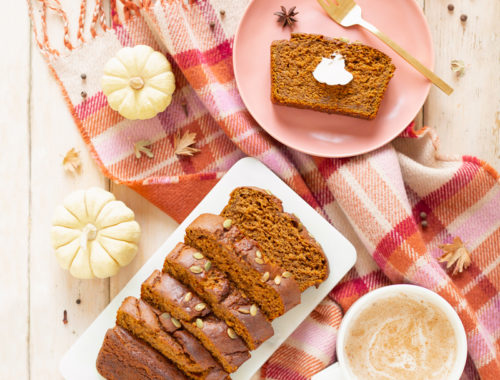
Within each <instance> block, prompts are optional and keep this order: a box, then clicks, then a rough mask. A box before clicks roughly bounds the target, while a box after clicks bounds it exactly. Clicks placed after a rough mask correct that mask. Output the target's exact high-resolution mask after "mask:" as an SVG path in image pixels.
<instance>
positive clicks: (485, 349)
mask: <svg viewBox="0 0 500 380" xmlns="http://www.w3.org/2000/svg"><path fill="white" fill-rule="evenodd" d="M246 2H248V0H241V1H238V2H233V1H230V0H198V1H196V2H194V1H191V2H190V4H189V5H186V4H185V3H184V1H180V0H174V1H167V0H161V1H157V2H156V3H155V4H154V5H153V4H151V2H150V1H144V3H145V8H144V11H145V12H146V15H147V17H148V18H149V21H150V22H151V24H152V25H153V28H154V30H155V33H152V32H151V30H150V29H149V26H148V24H147V23H146V22H145V20H144V19H143V18H142V17H135V16H134V10H133V7H131V8H130V9H127V12H126V15H127V19H126V21H125V22H123V23H122V24H119V23H118V21H119V20H118V19H117V16H116V14H115V18H114V21H115V25H114V28H113V29H110V30H108V31H107V32H105V33H104V34H103V35H102V36H100V37H99V39H96V40H93V41H89V42H87V43H86V44H85V45H84V46H83V47H82V49H81V50H80V52H78V51H74V52H72V53H71V54H69V55H68V56H65V57H57V56H50V58H49V64H50V66H51V68H52V70H53V72H54V75H55V77H56V80H57V81H58V82H59V84H60V85H61V89H62V91H63V94H64V95H65V97H66V99H67V101H68V106H69V108H70V109H71V111H72V112H73V116H74V118H75V123H76V124H77V126H78V128H79V129H80V131H81V133H82V136H83V138H84V140H85V141H86V142H87V144H88V146H89V149H90V150H91V151H92V153H93V155H94V157H95V158H96V161H97V163H98V164H99V165H100V167H101V169H102V170H103V172H104V173H105V174H106V175H108V176H109V177H110V178H112V179H113V180H114V181H117V182H120V183H124V184H127V185H128V186H130V187H132V188H133V189H135V190H136V191H138V192H139V193H141V194H143V195H144V196H145V197H146V198H148V199H149V200H150V201H152V202H153V203H155V204H156V205H158V207H160V208H162V209H163V210H165V212H167V213H169V214H170V215H172V216H173V217H175V218H176V219H177V220H182V218H183V217H184V216H185V215H187V214H188V212H189V211H190V210H191V209H192V208H193V207H194V206H195V204H196V203H197V202H198V201H199V200H200V199H201V198H202V197H203V196H204V195H205V194H206V192H208V191H209V189H210V188H211V187H212V186H213V185H214V184H215V183H216V182H217V181H218V179H219V178H220V177H221V176H222V175H223V173H224V172H225V171H227V170H228V168H230V167H231V166H232V164H233V163H234V162H236V161H237V160H238V159H239V158H241V157H243V156H244V155H245V154H246V155H251V156H255V157H258V158H259V159H261V160H262V161H263V162H264V163H265V164H266V165H267V166H268V167H270V168H271V169H272V170H273V171H274V172H275V173H277V174H278V175H279V176H280V177H281V178H283V179H284V180H285V181H286V182H287V183H288V184H289V185H290V186H291V187H292V188H293V189H295V191H297V193H298V194H300V195H301V196H302V197H303V198H304V199H305V200H306V201H307V202H309V203H310V204H311V205H312V206H313V207H315V208H316V209H317V210H318V212H320V213H321V214H322V215H323V216H324V217H325V218H327V220H329V221H330V222H331V223H333V224H334V225H335V226H336V227H337V228H338V229H339V230H341V231H342V232H343V233H344V234H345V235H346V236H347V237H348V238H349V239H350V240H351V241H352V242H353V244H354V245H355V246H356V248H357V251H358V261H357V263H356V266H355V268H354V269H353V270H351V271H350V272H349V273H348V275H347V276H345V278H344V279H343V280H342V281H341V283H340V284H339V285H338V286H337V287H336V288H335V289H333V290H332V292H331V293H330V296H329V297H328V298H327V299H325V300H324V301H323V302H322V304H320V305H319V306H318V307H317V308H316V310H315V311H314V312H313V313H312V314H311V315H310V316H309V317H308V318H307V320H306V321H305V322H304V323H303V324H302V325H301V326H300V327H299V329H298V330H297V331H296V332H295V333H294V334H293V335H292V336H291V337H290V338H289V339H288V340H287V342H286V343H285V344H284V345H283V346H282V347H280V348H279V349H278V350H277V352H276V353H275V355H273V357H272V358H271V359H270V360H269V362H268V363H267V364H266V365H265V366H264V367H263V368H262V369H261V371H260V374H259V375H260V377H261V378H263V379H283V380H284V379H287V380H289V379H308V378H310V377H311V376H312V375H313V374H314V373H316V372H318V371H319V370H321V369H322V368H324V367H325V366H327V365H329V364H330V363H332V362H333V361H334V360H335V350H334V348H335V338H336V329H337V328H338V325H339V323H340V320H341V315H342V310H346V309H347V308H349V306H350V305H351V304H352V303H353V302H355V300H356V299H358V298H359V297H360V296H361V295H363V294H365V293H367V292H369V291H371V290H373V289H375V288H378V287H381V286H385V285H387V284H390V283H391V282H410V283H415V284H419V285H422V286H425V287H427V288H430V289H432V290H434V291H436V292H438V293H440V294H441V295H442V296H443V297H445V298H446V299H447V300H448V301H449V302H450V303H451V304H452V305H453V306H454V307H455V308H456V310H457V311H458V313H459V315H460V317H461V319H462V321H463V323H464V326H465V328H466V331H467V337H468V343H469V360H468V362H467V365H466V368H465V371H464V375H463V378H464V379H477V378H479V376H481V378H484V379H499V378H500V360H499V350H500V333H499V331H500V313H499V311H500V309H499V307H500V299H499V297H498V293H499V289H500V259H499V258H498V247H500V213H499V212H498V209H499V205H500V195H499V194H500V186H499V185H500V184H499V177H498V174H497V173H496V172H495V171H494V170H493V169H492V168H491V167H489V166H488V165H487V164H486V163H484V162H482V161H480V160H478V159H476V158H473V157H463V158H462V160H461V161H453V160H449V161H447V165H441V163H442V162H443V161H444V159H443V158H441V157H439V156H437V154H436V153H435V151H434V149H435V148H434V146H435V145H436V142H435V136H434V133H433V131H432V130H428V129H426V130H422V131H419V132H416V131H415V130H413V129H412V128H411V127H409V128H408V129H407V130H406V131H404V132H403V134H402V135H401V136H400V137H399V138H398V139H396V140H395V141H394V142H393V143H391V144H389V145H386V146H385V147H382V148H380V149H379V150H377V151H375V152H372V153H369V154H366V155H363V156H360V157H356V158H352V159H324V158H317V157H310V156H307V155H304V154H301V153H299V152H296V151H293V150H291V149H288V148H286V147H284V146H282V145H280V144H278V143H277V142H276V141H274V140H273V139H272V138H270V137H269V136H268V135H267V134H266V133H265V132H264V131H263V130H262V129H261V128H260V127H259V126H258V125H257V124H256V122H255V121H254V120H253V119H252V118H251V116H250V115H249V114H248V112H247V111H246V110H245V109H244V107H243V104H242V102H241V99H240V97H239V95H238V92H237V89H236V87H235V82H234V77H233V71H232V65H231V55H232V41H233V34H234V31H235V25H237V21H238V20H239V18H240V17H241V14H242V10H243V6H244V4H245V3H246ZM221 7H222V8H224V9H225V10H226V14H225V16H224V19H221V18H220V15H219V12H218V10H219V8H221ZM212 21H213V22H215V26H214V28H213V29H212V28H210V26H209V24H210V22H212ZM155 35H158V36H160V37H161V41H158V40H157V39H156V38H155ZM140 43H142V44H148V45H150V46H152V47H153V48H154V49H157V50H161V51H163V52H165V53H166V52H167V51H168V52H169V53H170V55H169V54H167V56H168V57H169V59H170V60H171V62H172V63H173V67H174V72H175V74H176V78H177V91H176V92H175V95H174V100H173V103H172V106H170V107H169V108H168V109H167V110H166V111H165V112H163V113H162V114H160V115H158V116H157V117H155V118H154V119H152V120H149V121H146V122H135V123H133V122H129V121H125V120H123V119H122V118H121V117H120V116H119V115H118V114H117V113H116V112H114V111H112V110H111V109H110V108H109V107H108V106H107V104H106V101H105V99H104V97H103V95H102V93H101V91H100V89H98V88H95V89H90V90H89V91H88V97H87V99H86V100H85V101H82V100H81V98H80V97H79V96H78V94H79V93H80V88H78V87H75V84H74V81H73V79H72V78H74V77H76V76H78V75H79V73H80V72H81V70H82V69H84V70H85V72H87V73H88V76H89V79H92V77H97V78H98V77H100V70H102V61H103V60H106V59H108V57H111V56H112V55H114V54H115V52H116V51H117V49H119V48H120V47H121V46H125V45H127V46H129V45H135V44H140ZM163 45H164V46H163ZM42 47H43V46H42ZM49 53H50V52H49ZM83 53H85V60H84V62H83V63H82V60H81V57H80V56H79V54H83ZM45 54H48V53H47V51H45ZM77 63H78V64H77ZM82 65H84V66H86V67H82ZM183 103H185V104H186V105H187V108H188V111H189V112H188V115H185V114H184V110H183V109H182V107H181V104H183ZM186 130H189V131H192V132H196V133H197V140H198V144H197V147H198V148H200V149H201V152H200V153H199V154H197V155H195V156H194V157H192V158H179V157H177V156H175V155H173V137H174V136H175V134H176V133H177V132H179V131H181V132H184V131H186ZM137 139H149V140H151V141H152V142H153V144H152V146H151V148H152V150H153V152H154V158H153V159H148V158H142V159H140V160H137V159H136V158H135V156H134V155H133V149H132V147H133V142H134V141H136V140H137ZM415 147H418V149H415ZM415 151H426V152H428V153H430V154H428V155H419V156H418V157H416V156H415V154H414V152H415ZM422 157H425V158H422ZM185 194H190V197H189V198H186V197H185ZM421 211H425V212H426V213H427V214H428V218H427V220H428V222H429V227H428V228H426V229H422V227H421V225H420V224H419V214H420V212H421ZM454 236H460V237H461V238H462V240H464V241H466V242H467V244H468V247H469V248H470V250H471V251H472V258H473V263H472V265H471V266H470V267H469V269H468V270H467V271H465V272H464V273H462V274H460V275H459V276H456V277H454V278H451V277H450V276H449V275H448V274H447V273H446V272H445V270H444V267H443V265H442V264H440V263H438V262H437V260H436V258H437V257H438V256H439V255H440V254H441V253H440V250H439V249H438V245H439V244H442V243H445V242H448V241H451V240H452V239H453V237H454ZM333 265H335V263H333ZM334 301H335V302H334Z"/></svg>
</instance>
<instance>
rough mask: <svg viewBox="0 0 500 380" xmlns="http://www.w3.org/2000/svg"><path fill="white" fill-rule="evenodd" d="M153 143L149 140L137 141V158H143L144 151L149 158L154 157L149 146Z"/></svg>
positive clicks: (135, 146)
mask: <svg viewBox="0 0 500 380" xmlns="http://www.w3.org/2000/svg"><path fill="white" fill-rule="evenodd" d="M151 144H152V143H151V141H149V140H139V141H137V142H136V143H135V144H134V152H135V158H137V159H139V158H141V156H142V153H144V154H145V155H146V156H148V157H149V158H153V152H151V148H149V146H150V145H151Z"/></svg>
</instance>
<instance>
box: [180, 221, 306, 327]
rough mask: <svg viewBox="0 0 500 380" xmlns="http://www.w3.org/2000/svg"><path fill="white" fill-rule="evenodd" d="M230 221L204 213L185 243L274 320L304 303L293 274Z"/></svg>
mask: <svg viewBox="0 0 500 380" xmlns="http://www.w3.org/2000/svg"><path fill="white" fill-rule="evenodd" d="M230 222H231V221H230V220H226V219H225V218H224V217H222V216H219V215H213V214H202V215H200V216H199V217H198V218H196V219H195V220H194V221H193V222H192V223H191V224H190V225H189V226H188V227H187V228H186V236H185V242H186V244H188V245H190V246H192V247H195V248H196V249H198V250H199V251H201V252H202V253H203V254H204V255H205V256H206V257H207V258H209V259H210V260H212V261H213V262H214V263H215V264H216V265H217V267H218V268H220V269H221V270H222V271H224V272H226V273H227V275H228V276H229V278H230V279H231V280H232V281H233V282H234V283H235V284H238V287H239V288H240V289H242V290H243V292H244V293H245V294H246V295H247V296H248V297H249V298H250V299H251V300H252V301H253V302H254V303H255V304H257V305H258V306H259V307H260V308H261V310H262V311H263V312H264V313H265V314H266V316H267V317H268V319H269V320H273V319H275V318H277V317H279V316H280V315H283V314H284V313H285V312H286V311H288V310H290V309H291V308H292V307H293V306H295V305H297V304H299V303H300V290H299V287H298V284H297V283H296V282H295V280H294V279H293V278H292V276H291V273H290V272H287V271H286V270H284V269H283V268H282V267H280V266H279V265H276V264H275V263H273V262H271V261H270V260H269V259H268V258H267V257H266V255H265V254H264V253H263V252H262V250H261V249H260V248H259V246H258V245H257V243H256V242H255V241H253V240H251V239H248V238H247V237H245V236H244V235H243V234H242V233H241V232H240V230H239V229H238V227H236V226H232V225H231V223H230Z"/></svg>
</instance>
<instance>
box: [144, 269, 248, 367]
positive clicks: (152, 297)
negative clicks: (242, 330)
mask: <svg viewBox="0 0 500 380" xmlns="http://www.w3.org/2000/svg"><path fill="white" fill-rule="evenodd" d="M141 297H142V298H143V299H144V300H145V301H147V302H148V303H149V304H151V305H154V306H155V307H157V308H158V309H159V310H161V311H162V312H164V313H169V314H170V315H171V318H172V322H173V323H175V324H176V325H179V324H181V325H182V326H183V327H184V328H185V329H186V330H187V331H189V332H190V333H191V334H192V335H194V336H195V337H196V338H197V339H198V340H199V341H200V342H201V344H202V345H203V346H204V347H205V348H206V349H207V350H208V351H209V352H210V353H211V354H212V356H213V357H214V358H215V359H216V360H217V361H218V362H219V363H220V364H221V365H222V367H223V368H224V370H225V371H226V372H229V373H232V372H234V371H236V370H237V369H238V367H239V366H240V365H241V364H243V363H244V362H245V361H246V360H248V358H250V353H249V352H248V348H247V346H246V345H245V342H243V340H242V339H241V338H240V337H239V336H238V335H237V334H236V333H235V332H234V330H233V329H232V328H230V327H229V326H228V325H227V324H226V323H225V322H224V321H222V320H221V319H219V318H217V317H216V316H215V315H214V314H213V313H212V312H211V310H210V308H209V307H208V306H207V307H205V308H203V309H201V308H200V307H196V306H197V305H199V304H200V303H203V301H202V300H201V299H200V298H198V297H197V296H196V295H195V294H194V293H193V290H191V289H190V288H188V287H187V286H185V285H183V284H181V283H180V282H178V281H177V280H175V279H174V278H172V277H171V276H170V275H169V274H167V273H162V272H160V271H158V270H156V271H154V272H153V274H152V275H151V276H150V277H149V278H148V279H147V280H146V281H145V282H144V283H143V284H142V288H141Z"/></svg>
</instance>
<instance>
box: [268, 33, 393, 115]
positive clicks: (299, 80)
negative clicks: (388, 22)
mask: <svg viewBox="0 0 500 380" xmlns="http://www.w3.org/2000/svg"><path fill="white" fill-rule="evenodd" d="M333 54H341V55H342V57H343V58H344V60H345V69H346V70H347V71H348V72H350V73H351V74H352V76H353V79H352V81H351V82H349V83H347V84H346V85H333V86H329V85H327V84H325V83H320V82H318V81H317V80H316V79H315V78H314V76H313V72H314V70H315V69H316V67H317V66H318V64H319V63H320V62H321V61H322V59H323V58H330V57H331V56H332V55H333ZM395 69H396V67H395V66H394V65H393V64H392V62H391V58H390V57H389V56H388V55H386V54H384V53H382V52H381V51H379V50H377V49H374V48H372V47H370V46H366V45H363V44H358V43H348V42H345V41H342V40H339V39H335V38H328V37H324V36H321V35H316V34H304V33H292V37H291V39H290V40H279V41H273V43H272V44H271V101H272V102H273V103H276V104H280V105H287V106H292V107H296V108H309V109H313V110H316V111H321V112H327V113H338V114H343V115H348V116H354V117H357V118H361V119H374V118H375V117H376V116H377V112H378V110H379V107H380V104H381V102H382V98H383V97H384V93H385V90H386V89H387V86H388V85H389V81H390V80H391V78H392V76H393V74H394V70H395Z"/></svg>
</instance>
